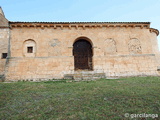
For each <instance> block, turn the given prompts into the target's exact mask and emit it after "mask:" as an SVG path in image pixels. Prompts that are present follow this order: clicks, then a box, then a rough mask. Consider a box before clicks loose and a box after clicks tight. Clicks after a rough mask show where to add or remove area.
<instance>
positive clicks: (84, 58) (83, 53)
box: [73, 39, 93, 70]
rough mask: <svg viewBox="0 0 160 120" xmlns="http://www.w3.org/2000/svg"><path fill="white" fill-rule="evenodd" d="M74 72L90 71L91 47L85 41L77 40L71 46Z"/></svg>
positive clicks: (91, 67)
mask: <svg viewBox="0 0 160 120" xmlns="http://www.w3.org/2000/svg"><path fill="white" fill-rule="evenodd" d="M73 56H74V68H75V70H92V69H93V66H92V56H93V52H92V45H91V43H90V42H88V41H87V40H85V39H79V40H77V41H76V42H75V43H74V44H73Z"/></svg>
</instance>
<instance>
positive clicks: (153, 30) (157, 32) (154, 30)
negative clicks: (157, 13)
mask: <svg viewBox="0 0 160 120" xmlns="http://www.w3.org/2000/svg"><path fill="white" fill-rule="evenodd" d="M149 31H150V32H151V33H152V32H154V33H156V34H157V36H158V35H159V31H158V30H157V29H154V28H150V29H149Z"/></svg>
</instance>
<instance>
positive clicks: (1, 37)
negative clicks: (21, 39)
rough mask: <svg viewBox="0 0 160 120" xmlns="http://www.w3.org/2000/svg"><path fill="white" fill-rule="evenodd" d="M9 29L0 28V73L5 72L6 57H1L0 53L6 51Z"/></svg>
mask: <svg viewBox="0 0 160 120" xmlns="http://www.w3.org/2000/svg"><path fill="white" fill-rule="evenodd" d="M8 39H9V29H8V28H0V75H3V74H4V72H5V64H6V59H3V58H2V57H3V56H2V53H8Z"/></svg>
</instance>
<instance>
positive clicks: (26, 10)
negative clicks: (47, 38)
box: [0, 0, 160, 48]
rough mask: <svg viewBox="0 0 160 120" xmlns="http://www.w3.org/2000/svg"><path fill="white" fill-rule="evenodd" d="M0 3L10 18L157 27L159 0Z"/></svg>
mask: <svg viewBox="0 0 160 120" xmlns="http://www.w3.org/2000/svg"><path fill="white" fill-rule="evenodd" d="M0 6H1V7H2V8H3V11H4V13H5V16H6V18H7V19H8V20H10V21H31V22H33V21H47V22H78V21H80V22H84V21H86V22H151V27H153V28H156V29H158V30H160V0H0ZM158 43H159V48H160V35H159V36H158Z"/></svg>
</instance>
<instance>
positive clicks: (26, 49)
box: [23, 39, 37, 57]
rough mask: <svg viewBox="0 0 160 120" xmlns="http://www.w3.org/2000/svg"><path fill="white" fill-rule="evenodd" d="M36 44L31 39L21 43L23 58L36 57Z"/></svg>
mask: <svg viewBox="0 0 160 120" xmlns="http://www.w3.org/2000/svg"><path fill="white" fill-rule="evenodd" d="M36 49H37V46H36V42H35V41H34V40H32V39H28V40H25V41H24V42H23V56H24V57H35V56H36Z"/></svg>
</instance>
